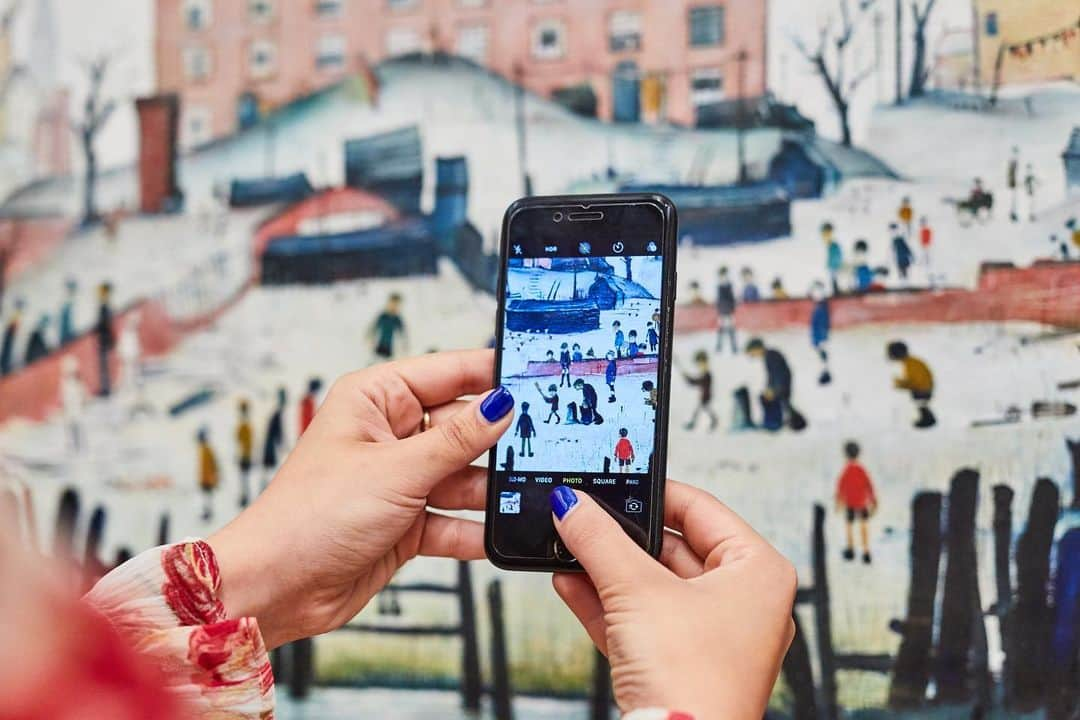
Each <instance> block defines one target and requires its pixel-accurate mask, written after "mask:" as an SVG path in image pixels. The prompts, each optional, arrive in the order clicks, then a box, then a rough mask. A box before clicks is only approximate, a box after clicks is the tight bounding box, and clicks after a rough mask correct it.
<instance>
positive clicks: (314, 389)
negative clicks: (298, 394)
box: [300, 378, 322, 435]
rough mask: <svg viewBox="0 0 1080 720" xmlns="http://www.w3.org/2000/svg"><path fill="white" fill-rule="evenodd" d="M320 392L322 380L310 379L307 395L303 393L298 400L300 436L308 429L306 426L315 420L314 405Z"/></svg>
mask: <svg viewBox="0 0 1080 720" xmlns="http://www.w3.org/2000/svg"><path fill="white" fill-rule="evenodd" d="M320 390H322V380H320V379H319V378H311V380H310V381H309V382H308V389H307V393H305V394H304V397H303V399H301V400H300V435H303V434H304V431H305V430H307V429H308V425H310V424H311V421H312V420H314V419H315V410H316V404H317V401H318V396H319V391H320Z"/></svg>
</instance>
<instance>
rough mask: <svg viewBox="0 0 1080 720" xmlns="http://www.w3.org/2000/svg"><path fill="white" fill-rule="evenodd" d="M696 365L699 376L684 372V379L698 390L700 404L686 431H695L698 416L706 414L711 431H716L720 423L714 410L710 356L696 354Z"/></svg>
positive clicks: (699, 352)
mask: <svg viewBox="0 0 1080 720" xmlns="http://www.w3.org/2000/svg"><path fill="white" fill-rule="evenodd" d="M694 365H695V366H696V367H697V374H696V375H691V374H690V373H687V372H683V379H684V380H685V381H686V383H687V384H688V385H690V386H691V387H696V388H697V390H698V404H697V405H696V406H695V407H694V412H693V414H692V415H690V419H689V420H688V421H687V422H686V429H687V430H693V429H694V426H695V425H697V420H698V415H699V414H701V413H705V415H707V416H708V418H709V431H710V432H711V431H713V430H715V429H716V425H717V423H718V422H719V421H718V419H717V417H716V412H715V411H714V410H713V408H712V382H713V379H712V373H711V372H710V371H709V355H708V353H706V352H705V351H704V350H699V351H697V352H696V353H694Z"/></svg>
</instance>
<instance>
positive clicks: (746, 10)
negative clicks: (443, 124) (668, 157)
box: [155, 0, 766, 146]
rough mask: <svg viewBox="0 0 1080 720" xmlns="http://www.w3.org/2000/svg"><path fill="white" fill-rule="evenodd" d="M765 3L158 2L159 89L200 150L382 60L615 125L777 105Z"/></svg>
mask: <svg viewBox="0 0 1080 720" xmlns="http://www.w3.org/2000/svg"><path fill="white" fill-rule="evenodd" d="M765 19H766V2H764V0H312V1H311V2H285V1H284V0H157V13H156V23H157V28H156V40H155V56H156V62H157V80H158V89H159V91H161V92H175V93H178V94H179V95H180V97H181V101H182V107H183V119H182V121H181V141H182V143H183V144H184V145H186V146H192V145H196V144H199V143H202V142H205V141H208V140H210V139H213V138H215V137H218V136H221V135H223V134H227V133H230V132H233V131H234V130H237V129H240V128H243V127H245V126H248V125H250V124H253V123H254V122H256V121H257V120H258V118H259V116H260V115H261V114H262V113H263V112H265V111H266V110H268V109H270V108H273V107H277V106H280V105H282V104H284V103H287V102H289V101H290V100H294V99H296V98H297V97H301V96H304V95H307V94H309V93H311V92H313V91H316V90H318V89H320V88H322V87H325V86H326V85H328V84H331V83H333V82H335V81H337V80H340V79H341V78H342V77H344V76H345V75H347V74H350V73H357V72H363V71H365V69H366V68H369V67H370V66H371V65H372V64H374V63H377V62H379V61H380V60H382V59H384V58H387V57H393V56H397V55H404V54H409V53H416V52H420V53H430V52H447V53H454V54H457V55H461V56H464V57H467V58H470V59H472V60H474V61H476V62H477V63H479V64H481V65H484V66H486V67H489V68H491V69H492V70H494V71H496V72H498V73H499V74H501V75H503V76H504V77H507V78H511V79H514V80H516V81H518V82H520V83H521V84H522V85H524V86H525V87H527V88H529V89H530V90H532V91H534V92H536V93H539V94H542V95H545V96H552V97H556V98H558V99H560V100H562V101H563V102H565V103H566V104H567V105H570V106H572V107H574V108H576V109H577V110H579V111H583V112H586V113H587V114H592V113H595V114H596V115H597V116H599V117H601V118H604V119H608V120H616V121H629V122H636V121H640V120H645V121H649V122H658V121H670V122H673V123H679V124H684V125H692V124H694V123H695V121H696V118H697V112H698V109H699V108H701V107H703V106H708V105H713V106H715V105H716V104H717V103H720V102H723V101H725V100H730V99H733V98H740V97H758V96H761V95H763V94H764V92H765V77H766V74H765V72H766V68H765V27H766V22H765Z"/></svg>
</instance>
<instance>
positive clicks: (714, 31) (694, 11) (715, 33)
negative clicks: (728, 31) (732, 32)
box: [690, 5, 724, 47]
mask: <svg viewBox="0 0 1080 720" xmlns="http://www.w3.org/2000/svg"><path fill="white" fill-rule="evenodd" d="M723 44H724V7H723V6H722V5H698V6H696V7H692V8H690V45H691V46H693V47H709V46H711V45H723Z"/></svg>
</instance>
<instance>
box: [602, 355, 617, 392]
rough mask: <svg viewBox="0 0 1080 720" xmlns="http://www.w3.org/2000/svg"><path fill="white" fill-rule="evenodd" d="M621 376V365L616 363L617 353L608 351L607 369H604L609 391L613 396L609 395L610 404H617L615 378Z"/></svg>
mask: <svg viewBox="0 0 1080 720" xmlns="http://www.w3.org/2000/svg"><path fill="white" fill-rule="evenodd" d="M618 374H619V364H618V363H617V362H616V361H615V351H613V350H608V353H607V367H606V368H605V369H604V381H605V382H606V383H607V386H608V390H609V391H611V394H610V395H608V399H607V401H608V402H609V403H613V402H615V377H616V376H617V375H618Z"/></svg>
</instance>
